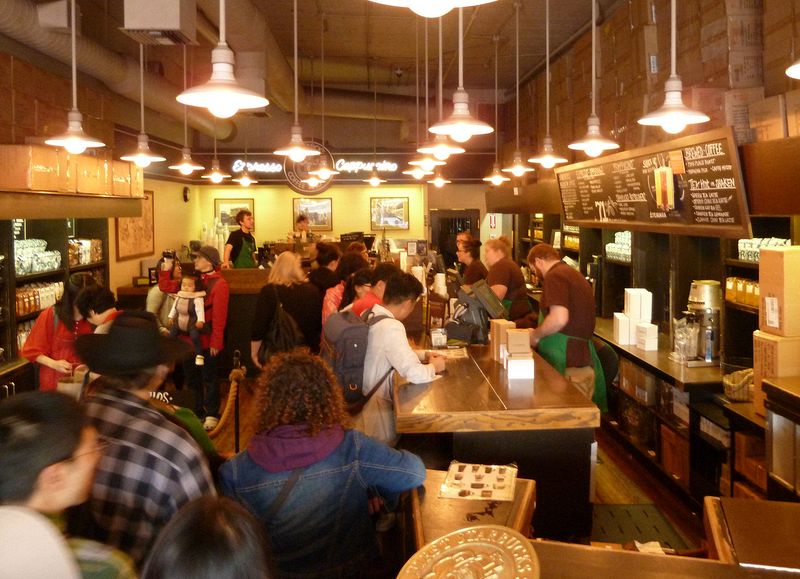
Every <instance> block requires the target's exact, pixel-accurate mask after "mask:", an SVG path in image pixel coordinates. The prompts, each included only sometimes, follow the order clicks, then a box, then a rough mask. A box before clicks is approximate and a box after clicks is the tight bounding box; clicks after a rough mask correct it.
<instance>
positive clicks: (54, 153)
mask: <svg viewBox="0 0 800 579" xmlns="http://www.w3.org/2000/svg"><path fill="white" fill-rule="evenodd" d="M0 165H2V166H3V171H2V174H1V175H0V187H2V188H3V189H4V190H14V189H31V190H34V191H68V190H69V189H68V185H69V183H68V175H69V171H68V167H69V162H68V155H67V154H66V153H65V152H63V151H59V150H58V149H55V148H53V147H44V146H36V145H26V146H21V145H0Z"/></svg>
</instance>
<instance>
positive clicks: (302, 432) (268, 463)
mask: <svg viewBox="0 0 800 579" xmlns="http://www.w3.org/2000/svg"><path fill="white" fill-rule="evenodd" d="M342 440H344V429H343V428H342V427H341V426H332V427H329V428H325V429H323V430H322V431H320V433H319V434H317V435H316V436H309V435H308V426H307V425H305V424H284V425H282V426H278V427H277V428H273V429H272V430H270V431H261V432H259V433H258V434H256V435H255V436H254V437H253V438H252V439H251V440H250V443H249V444H248V445H247V454H248V455H249V456H250V458H252V459H253V461H254V462H255V463H256V464H258V466H260V467H261V468H263V469H264V470H266V471H267V472H284V471H287V470H294V469H296V468H303V467H306V466H309V465H311V464H315V463H317V462H319V461H321V460H323V459H324V458H326V457H327V456H328V455H330V454H331V453H332V452H333V451H334V450H336V448H337V447H338V446H339V445H340V444H341V443H342Z"/></svg>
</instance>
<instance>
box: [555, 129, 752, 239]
mask: <svg viewBox="0 0 800 579" xmlns="http://www.w3.org/2000/svg"><path fill="white" fill-rule="evenodd" d="M556 178H557V179H558V188H559V190H560V192H561V203H562V206H563V208H564V218H565V219H564V220H565V223H567V224H570V225H581V226H586V227H606V228H619V229H638V230H641V231H655V232H658V233H679V234H683V235H703V236H714V237H730V238H741V237H751V235H752V234H751V231H750V219H749V214H748V211H747V201H746V198H745V195H744V188H743V180H742V171H741V167H740V165H739V156H738V151H737V148H736V141H735V140H734V137H733V132H732V131H731V129H730V128H729V127H727V128H724V129H717V130H714V131H709V132H707V133H702V134H699V135H692V136H690V137H683V138H681V139H676V140H674V141H670V142H667V143H661V144H659V145H654V146H651V147H646V148H643V149H636V150H633V151H626V152H623V153H617V154H615V155H609V156H607V157H603V158H600V159H592V160H590V161H585V162H582V163H577V164H574V165H568V166H566V167H561V168H558V169H556Z"/></svg>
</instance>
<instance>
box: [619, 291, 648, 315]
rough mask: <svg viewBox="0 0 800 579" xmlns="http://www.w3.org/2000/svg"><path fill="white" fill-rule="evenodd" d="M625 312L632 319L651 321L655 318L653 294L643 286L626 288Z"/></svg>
mask: <svg viewBox="0 0 800 579" xmlns="http://www.w3.org/2000/svg"><path fill="white" fill-rule="evenodd" d="M625 314H626V315H627V316H628V317H629V318H631V319H632V320H637V321H640V322H649V321H650V320H651V319H652V318H653V294H651V293H650V292H649V291H647V290H646V289H643V288H625Z"/></svg>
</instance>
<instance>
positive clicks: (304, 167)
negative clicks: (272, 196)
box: [283, 141, 334, 195]
mask: <svg viewBox="0 0 800 579" xmlns="http://www.w3.org/2000/svg"><path fill="white" fill-rule="evenodd" d="M303 144H304V145H305V146H306V147H310V148H312V149H316V150H317V151H319V155H315V156H313V157H306V158H305V159H304V160H302V161H300V162H295V161H292V160H291V159H290V158H289V157H286V158H285V159H284V161H283V173H284V175H285V176H286V182H287V183H288V184H289V187H290V188H291V189H292V190H293V191H296V192H297V193H300V194H301V195H319V194H320V193H322V192H323V191H325V190H326V189H327V188H328V187H330V186H331V182H332V181H333V178H329V179H327V180H325V181H319V183H318V184H314V183H307V182H305V181H304V180H305V179H308V178H309V177H312V175H311V174H310V173H309V171H314V170H315V169H316V168H317V167H319V165H320V163H321V162H322V159H327V161H328V167H333V162H334V161H333V155H331V153H330V151H328V149H326V148H325V147H324V146H323V145H322V144H320V143H317V142H314V141H304V142H303Z"/></svg>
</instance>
